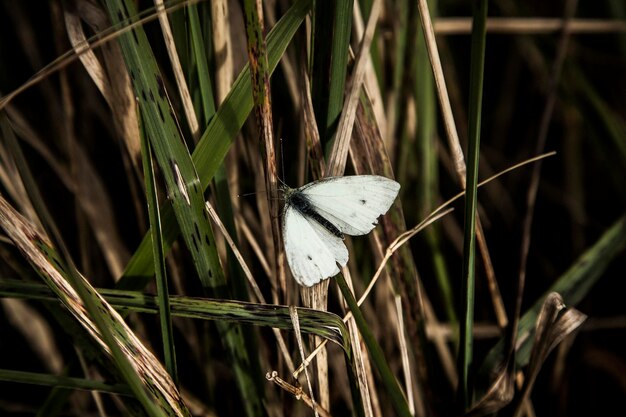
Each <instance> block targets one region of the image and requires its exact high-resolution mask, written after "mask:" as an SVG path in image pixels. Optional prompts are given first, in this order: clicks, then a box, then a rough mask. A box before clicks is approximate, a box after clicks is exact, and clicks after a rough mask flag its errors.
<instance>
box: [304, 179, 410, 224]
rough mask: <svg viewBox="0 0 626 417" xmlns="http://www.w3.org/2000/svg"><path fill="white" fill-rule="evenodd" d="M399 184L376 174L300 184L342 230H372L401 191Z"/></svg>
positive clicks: (310, 199) (315, 206)
mask: <svg viewBox="0 0 626 417" xmlns="http://www.w3.org/2000/svg"><path fill="white" fill-rule="evenodd" d="M399 189H400V184H398V183H397V182H395V181H393V180H390V179H388V178H385V177H380V176H377V175H355V176H349V177H330V178H325V179H323V180H320V181H316V182H313V183H310V184H307V185H305V186H304V187H301V188H300V192H301V193H302V194H304V195H305V196H306V197H307V198H308V200H309V202H310V203H311V204H312V205H313V207H314V208H315V209H316V210H317V212H318V213H319V214H321V215H322V216H323V217H325V218H326V219H328V220H329V221H330V222H332V223H333V224H334V225H335V226H336V227H337V228H338V229H339V230H341V232H342V233H345V234H348V235H353V236H358V235H364V234H367V233H369V232H370V231H371V230H372V229H373V228H374V226H375V225H376V223H377V219H378V217H379V216H380V215H382V214H385V213H386V212H387V210H389V207H391V204H392V203H393V201H394V200H395V198H396V196H397V195H398V190H399Z"/></svg>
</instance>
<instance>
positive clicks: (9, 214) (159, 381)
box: [0, 196, 188, 416]
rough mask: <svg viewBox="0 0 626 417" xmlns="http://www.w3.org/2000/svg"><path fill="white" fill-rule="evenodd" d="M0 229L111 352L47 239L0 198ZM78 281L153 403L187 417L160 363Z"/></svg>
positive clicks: (116, 315) (94, 293) (93, 292)
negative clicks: (93, 303) (92, 301)
mask: <svg viewBox="0 0 626 417" xmlns="http://www.w3.org/2000/svg"><path fill="white" fill-rule="evenodd" d="M0 227H2V228H3V229H4V230H5V232H6V233H7V235H8V236H9V237H10V238H11V240H13V242H14V243H15V245H16V246H17V247H18V248H19V249H20V251H21V252H22V253H23V254H24V256H25V257H26V258H27V260H28V261H29V262H30V263H31V264H32V265H33V267H34V268H35V270H36V271H37V272H38V273H39V274H40V276H41V277H42V278H43V280H44V281H45V282H46V284H47V285H48V286H49V287H50V288H51V289H52V290H53V291H54V292H55V294H56V295H57V297H58V298H59V299H60V300H61V301H62V302H63V304H64V305H65V307H66V308H67V309H68V310H69V311H70V313H71V314H72V315H73V316H74V317H75V318H76V320H78V322H79V323H80V324H81V325H82V326H83V327H84V328H85V330H86V331H87V332H88V333H89V334H90V335H91V336H92V337H93V338H94V340H95V341H96V342H97V343H98V344H99V345H100V346H101V347H102V349H103V351H105V352H107V353H110V349H109V347H108V346H107V344H106V343H105V342H104V341H103V339H102V337H101V335H100V333H99V331H98V328H97V326H96V324H95V322H94V321H93V320H92V318H91V317H90V316H89V315H88V313H87V310H86V308H85V305H84V304H83V301H82V300H81V298H80V296H79V295H78V293H77V292H76V290H75V289H74V288H73V287H72V286H71V285H70V284H69V282H68V281H67V279H66V278H65V277H64V276H63V273H64V272H61V271H60V270H59V269H58V268H59V267H58V266H57V265H55V264H54V263H53V262H55V260H56V257H55V254H54V250H53V249H52V248H51V247H50V244H49V243H48V240H47V239H46V238H45V237H43V236H42V235H40V234H39V233H38V232H37V231H36V230H35V229H34V228H33V227H32V226H31V225H30V224H29V223H28V222H27V221H26V220H25V219H24V218H23V217H21V216H20V215H19V214H18V213H17V212H16V211H15V210H14V209H13V208H12V207H11V206H10V205H9V204H8V203H7V202H6V200H5V199H4V198H2V196H0ZM80 279H81V281H82V285H83V286H84V288H85V289H86V290H87V291H89V292H90V293H91V295H92V296H93V297H94V300H96V301H97V303H98V309H99V312H100V313H101V314H102V315H103V317H104V319H105V320H106V322H107V323H108V325H109V329H110V331H111V332H112V334H113V336H114V338H115V341H116V343H117V345H118V346H119V348H120V349H121V351H122V353H123V354H124V356H125V357H126V358H127V360H128V361H129V362H130V364H131V365H132V367H133V368H134V369H135V371H136V372H137V374H138V375H139V376H140V377H141V379H142V383H143V385H144V386H145V387H146V390H147V392H148V393H149V395H150V396H152V398H153V401H155V402H156V403H157V404H159V405H160V406H162V407H166V408H169V409H171V410H173V411H174V412H175V413H176V415H178V416H187V415H188V411H187V409H186V408H185V406H184V403H183V401H182V399H181V397H180V394H179V393H178V390H177V389H176V387H175V386H174V384H173V382H172V380H171V378H170V377H169V375H168V374H167V372H166V371H165V369H164V368H163V366H162V365H161V363H160V362H159V361H158V360H157V359H156V358H155V357H154V355H153V354H152V353H151V352H150V351H149V350H148V349H146V347H145V346H144V345H143V344H142V343H141V341H140V340H139V339H138V338H137V336H135V334H134V333H133V331H132V330H131V329H130V328H129V327H128V325H127V324H126V323H125V322H124V320H123V319H122V317H121V316H120V315H119V313H117V312H116V311H115V310H114V309H113V308H112V307H111V306H110V305H109V303H107V302H106V301H105V300H104V298H102V296H100V294H99V293H98V292H97V291H96V290H95V289H94V288H93V287H92V286H91V285H90V284H89V282H88V281H87V280H86V279H85V278H84V277H83V276H82V275H80Z"/></svg>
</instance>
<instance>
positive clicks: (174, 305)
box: [0, 279, 352, 354]
mask: <svg viewBox="0 0 626 417" xmlns="http://www.w3.org/2000/svg"><path fill="white" fill-rule="evenodd" d="M98 292H99V293H100V294H102V296H103V297H104V299H105V300H106V301H107V302H108V303H110V304H111V306H113V307H114V308H115V309H116V310H118V311H119V312H120V313H121V312H134V313H147V314H158V309H159V304H158V303H159V300H158V298H157V297H155V296H153V295H149V294H143V293H140V292H137V291H128V290H115V289H104V288H99V289H98ZM0 297H7V298H9V297H10V298H21V299H26V300H31V301H42V302H58V298H56V297H55V295H54V293H53V292H52V291H51V290H50V289H49V288H48V287H47V286H45V285H43V284H40V283H36V282H24V281H19V280H12V279H6V280H5V279H3V280H0ZM170 307H171V312H172V316H175V317H185V318H191V319H198V320H217V321H225V322H232V323H240V324H252V325H255V326H265V327H276V328H278V329H285V330H293V322H292V320H291V316H290V314H289V307H288V306H282V305H274V304H259V303H249V302H244V301H234V300H215V299H209V298H198V297H187V296H181V295H172V296H171V297H170ZM298 316H299V319H300V330H301V331H303V332H304V333H308V334H314V335H316V336H320V337H323V338H325V339H328V340H329V341H331V342H334V343H336V344H338V345H339V346H341V347H342V348H343V349H344V351H345V352H346V353H347V354H351V351H352V350H351V346H350V338H349V336H348V330H347V329H346V327H345V325H344V323H343V320H342V319H341V318H340V317H338V316H337V315H336V314H333V313H330V312H328V311H320V310H312V309H309V308H300V307H299V308H298Z"/></svg>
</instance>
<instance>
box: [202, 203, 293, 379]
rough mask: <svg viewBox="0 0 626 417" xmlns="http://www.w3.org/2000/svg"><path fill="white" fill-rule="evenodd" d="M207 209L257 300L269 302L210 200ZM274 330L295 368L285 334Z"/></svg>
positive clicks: (291, 364) (285, 355)
mask: <svg viewBox="0 0 626 417" xmlns="http://www.w3.org/2000/svg"><path fill="white" fill-rule="evenodd" d="M206 209H207V212H208V213H209V216H211V220H213V222H214V223H215V225H216V226H217V228H218V229H219V230H220V231H221V232H222V235H223V236H224V239H226V242H227V243H228V246H229V247H230V249H231V250H232V251H233V254H234V255H235V259H237V262H239V265H240V266H241V269H243V273H244V275H245V276H246V278H247V279H248V283H249V284H250V287H252V291H253V292H254V294H255V296H256V298H257V300H258V301H259V302H261V303H263V304H267V302H266V301H265V297H263V293H261V289H260V288H259V286H258V285H257V283H256V280H255V279H254V276H253V275H252V271H250V268H249V267H248V265H247V264H246V262H245V260H244V259H243V256H242V255H241V252H239V249H237V246H236V245H235V242H234V241H233V238H232V237H231V236H230V234H229V233H228V231H227V230H226V227H224V224H223V223H222V221H221V220H220V218H219V216H218V215H217V213H216V212H215V209H214V208H213V206H212V205H211V203H209V202H208V201H207V202H206ZM272 330H273V332H274V336H276V340H277V342H278V346H279V348H280V351H281V353H282V355H283V359H284V360H285V363H286V364H287V367H288V368H289V369H294V365H293V362H292V361H291V357H290V356H289V351H288V349H287V344H286V343H285V340H284V339H283V336H282V335H281V334H280V331H278V329H272Z"/></svg>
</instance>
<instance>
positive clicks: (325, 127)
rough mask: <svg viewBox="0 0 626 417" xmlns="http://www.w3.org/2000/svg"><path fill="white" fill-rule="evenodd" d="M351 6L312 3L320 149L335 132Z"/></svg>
mask: <svg viewBox="0 0 626 417" xmlns="http://www.w3.org/2000/svg"><path fill="white" fill-rule="evenodd" d="M352 7H353V0H341V1H336V2H326V1H318V2H316V4H315V34H314V38H313V39H314V46H313V58H312V59H313V63H312V76H311V86H312V88H313V90H312V91H313V94H312V98H313V105H314V108H315V115H316V118H317V125H318V127H319V132H320V138H321V140H322V145H323V146H325V145H326V144H327V143H328V141H329V140H330V138H331V137H332V135H333V134H334V133H335V129H336V128H337V123H338V122H339V115H340V114H341V110H342V109H343V103H344V91H345V85H346V74H347V71H348V48H349V47H350V34H351V30H352ZM329 28H332V30H329ZM329 45H330V47H329Z"/></svg>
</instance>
